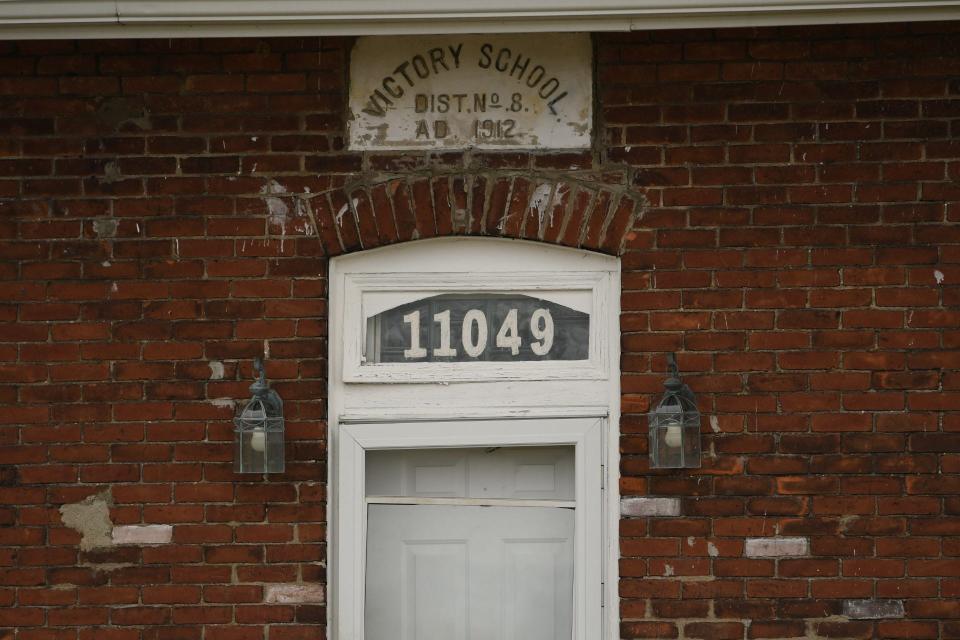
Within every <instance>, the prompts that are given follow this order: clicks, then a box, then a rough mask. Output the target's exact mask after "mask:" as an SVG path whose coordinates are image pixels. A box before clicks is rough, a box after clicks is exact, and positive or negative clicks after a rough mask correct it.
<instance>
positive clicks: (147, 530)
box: [113, 524, 173, 544]
mask: <svg viewBox="0 0 960 640" xmlns="http://www.w3.org/2000/svg"><path fill="white" fill-rule="evenodd" d="M171 540H173V526H171V525H169V524H143V525H140V524H133V525H124V526H120V527H114V528H113V543H114V544H169V543H170V541H171Z"/></svg>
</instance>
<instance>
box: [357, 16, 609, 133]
mask: <svg viewBox="0 0 960 640" xmlns="http://www.w3.org/2000/svg"><path fill="white" fill-rule="evenodd" d="M592 103H593V91H592V56H591V46H590V38H589V36H588V35H586V34H536V35H504V36H481V35H477V36H474V35H471V36H409V37H408V36H403V37H376V36H370V37H364V38H360V39H358V41H357V44H356V45H355V47H354V49H353V52H352V54H351V61H350V112H351V113H350V116H351V117H350V148H351V149H358V150H364V149H383V150H389V149H457V148H468V147H477V148H482V149H504V148H514V149H517V148H519V149H582V148H587V147H589V146H590V133H591V122H592V117H593V116H592V110H591V105H592Z"/></svg>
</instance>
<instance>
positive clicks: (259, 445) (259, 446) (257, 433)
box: [250, 429, 267, 453]
mask: <svg viewBox="0 0 960 640" xmlns="http://www.w3.org/2000/svg"><path fill="white" fill-rule="evenodd" d="M266 447H267V434H266V432H265V431H264V430H263V429H255V430H254V431H253V433H251V434H250V448H251V449H253V450H254V451H258V452H261V453H262V452H263V450H264V449H265V448H266Z"/></svg>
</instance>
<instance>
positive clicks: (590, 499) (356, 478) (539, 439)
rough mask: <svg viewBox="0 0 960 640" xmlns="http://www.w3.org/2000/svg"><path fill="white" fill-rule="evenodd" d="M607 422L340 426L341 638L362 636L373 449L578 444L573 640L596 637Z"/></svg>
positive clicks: (336, 581)
mask: <svg viewBox="0 0 960 640" xmlns="http://www.w3.org/2000/svg"><path fill="white" fill-rule="evenodd" d="M606 426H607V422H606V420H604V419H600V418H564V419H559V418H549V419H542V418H541V419H529V420H520V421H516V420H503V421H482V422H478V421H473V420H454V421H433V422H429V421H424V422H397V423H366V424H363V423H358V424H349V425H341V426H340V427H339V429H338V437H337V439H336V450H335V452H334V456H335V464H336V466H337V468H338V470H339V473H338V477H339V480H340V481H339V482H338V484H337V487H336V505H337V508H336V512H335V514H334V520H333V532H332V533H333V535H334V539H335V540H336V541H337V544H336V551H335V557H334V559H335V563H334V571H333V579H332V581H331V588H332V590H333V592H334V593H335V594H336V599H335V605H334V608H335V612H336V616H335V618H334V626H333V629H334V636H333V637H334V638H336V639H337V640H361V639H362V638H363V621H364V620H363V618H364V613H363V602H364V583H365V576H366V565H365V556H366V553H365V549H366V538H367V529H366V527H367V518H366V505H367V501H366V487H365V475H366V452H367V451H368V450H375V449H422V448H437V447H485V446H518V445H520V446H522V445H531V446H532V445H572V446H573V447H574V451H575V453H574V459H575V462H574V464H575V467H574V478H575V486H576V508H575V515H574V521H575V525H574V622H573V625H574V638H573V640H591V639H592V638H595V637H596V629H600V628H602V626H603V607H602V603H603V599H604V597H605V596H604V594H603V593H602V588H603V573H604V566H603V565H604V555H605V554H604V544H603V539H604V531H603V529H604V523H603V501H604V500H603V497H604V496H603V493H604V489H603V484H604V483H603V473H602V470H603V468H604V464H605V460H604V449H605V447H604V432H605V431H606V429H605V427H606Z"/></svg>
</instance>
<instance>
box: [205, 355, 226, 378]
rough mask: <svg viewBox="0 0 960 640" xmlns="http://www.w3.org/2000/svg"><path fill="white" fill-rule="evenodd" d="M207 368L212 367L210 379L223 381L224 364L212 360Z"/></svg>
mask: <svg viewBox="0 0 960 640" xmlns="http://www.w3.org/2000/svg"><path fill="white" fill-rule="evenodd" d="M207 366H208V367H210V379H211V380H223V363H222V362H220V361H219V360H211V361H210V362H208V363H207Z"/></svg>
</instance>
